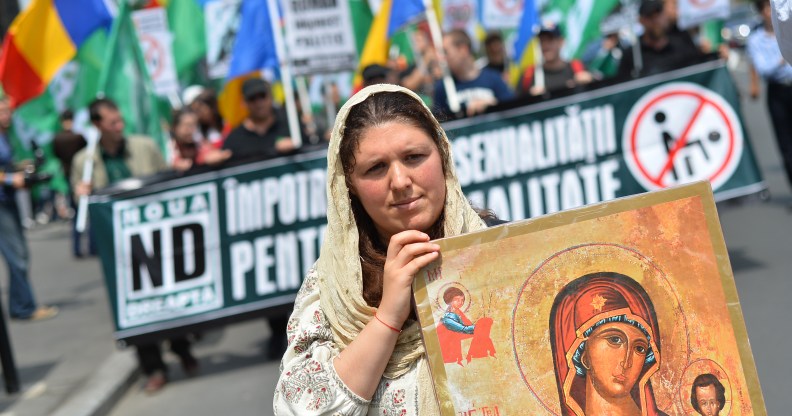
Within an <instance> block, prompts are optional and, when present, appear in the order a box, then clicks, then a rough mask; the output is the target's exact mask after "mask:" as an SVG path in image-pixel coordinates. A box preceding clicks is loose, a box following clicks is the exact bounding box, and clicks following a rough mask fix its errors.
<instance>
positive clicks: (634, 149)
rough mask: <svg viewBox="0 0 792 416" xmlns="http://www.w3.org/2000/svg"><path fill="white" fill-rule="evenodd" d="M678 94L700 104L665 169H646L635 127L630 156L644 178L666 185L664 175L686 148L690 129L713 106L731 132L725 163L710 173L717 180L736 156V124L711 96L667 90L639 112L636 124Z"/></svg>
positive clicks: (671, 152)
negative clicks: (639, 158) (639, 153)
mask: <svg viewBox="0 0 792 416" xmlns="http://www.w3.org/2000/svg"><path fill="white" fill-rule="evenodd" d="M677 96H686V97H691V98H694V99H696V100H697V101H698V104H697V106H696V109H695V110H694V111H693V115H692V116H691V117H690V119H689V120H688V121H687V124H686V125H685V129H684V130H682V135H680V136H679V139H678V140H677V141H676V143H675V144H674V147H673V148H672V149H671V151H670V152H669V154H668V160H667V161H666V163H665V164H664V165H663V169H661V171H660V173H659V174H658V175H657V176H653V175H652V174H651V173H649V172H648V171H647V170H646V168H645V167H644V166H643V164H642V163H641V161H640V160H638V152H637V141H638V129H637V128H635V127H634V128H633V129H632V134H631V135H630V156H631V157H632V158H633V162H634V163H635V166H636V167H637V168H638V170H639V171H640V172H641V174H642V175H643V176H644V178H646V179H647V180H649V181H650V182H651V183H652V184H654V185H656V186H658V187H660V188H664V187H665V185H664V184H663V177H664V176H665V175H666V174H667V173H668V172H669V171H670V170H671V168H673V164H674V157H676V155H677V154H678V153H679V151H680V150H681V149H684V148H685V145H686V144H687V142H688V135H689V134H690V131H691V130H692V129H693V126H694V125H695V123H696V121H697V118H698V117H699V115H700V114H701V111H702V110H703V109H704V108H705V107H706V106H711V107H712V108H714V109H715V111H717V113H718V114H719V115H720V116H721V118H722V119H723V121H724V122H725V124H726V128H727V130H728V133H729V134H728V137H727V138H728V140H729V148H728V151H727V153H726V157H725V158H724V160H723V164H721V166H719V167H718V169H717V170H716V171H715V173H713V174H712V175H710V176H709V178H708V179H709V180H710V181H711V182H712V181H715V180H716V179H717V178H718V177H719V176H720V175H721V174H722V173H723V172H724V171H725V170H726V168H727V166H728V165H729V162H730V161H731V158H732V157H733V156H734V141H735V137H734V126H733V125H732V121H731V119H730V118H729V116H727V115H726V112H725V111H724V110H723V108H721V106H720V105H719V104H717V103H715V102H713V101H712V100H710V99H709V98H707V97H705V96H704V95H703V94H701V93H699V92H696V91H685V90H677V91H667V92H665V93H662V94H660V95H658V96H657V97H654V98H653V99H652V100H651V101H649V102H648V103H647V104H646V105H645V106H644V107H643V108H642V109H641V111H640V112H639V113H638V116H637V117H636V118H635V123H634V126H638V125H639V124H640V123H641V121H642V120H643V118H644V116H645V115H646V113H647V112H648V111H649V110H650V109H651V108H652V107H654V106H655V104H657V103H658V102H660V101H662V100H664V99H666V98H670V97H677Z"/></svg>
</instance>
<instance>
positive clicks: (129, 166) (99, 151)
mask: <svg viewBox="0 0 792 416" xmlns="http://www.w3.org/2000/svg"><path fill="white" fill-rule="evenodd" d="M89 112H90V115H91V122H92V123H93V124H94V126H96V128H97V129H98V130H99V134H100V137H99V143H97V146H96V150H95V151H94V152H92V154H90V155H89V154H88V149H87V148H86V149H83V150H81V151H80V152H78V153H77V154H76V155H74V161H73V162H72V169H71V183H72V185H73V188H72V189H74V193H75V197H76V198H79V197H80V196H82V195H88V194H90V193H91V192H92V191H93V190H97V189H102V188H105V187H107V186H108V185H111V184H113V183H116V182H118V181H121V180H124V179H129V178H137V177H142V176H148V175H153V174H155V173H157V172H161V171H164V170H166V169H167V168H168V166H167V165H166V164H165V159H163V157H162V154H161V153H160V151H159V149H158V148H157V144H156V143H155V142H154V140H153V139H151V138H150V137H145V136H135V135H130V136H129V137H125V136H124V119H123V118H122V117H121V113H120V112H119V111H118V106H117V105H116V104H115V103H114V102H113V101H111V100H110V99H107V98H100V99H96V100H94V101H93V102H92V103H91V105H90V106H89ZM89 157H91V158H93V163H94V168H93V175H92V176H91V181H90V182H83V169H84V167H85V161H86V159H88V158H89Z"/></svg>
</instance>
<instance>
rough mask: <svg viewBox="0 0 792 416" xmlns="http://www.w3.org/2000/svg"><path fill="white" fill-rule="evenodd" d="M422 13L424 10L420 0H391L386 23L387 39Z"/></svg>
mask: <svg viewBox="0 0 792 416" xmlns="http://www.w3.org/2000/svg"><path fill="white" fill-rule="evenodd" d="M424 11H426V9H425V8H424V3H423V1H422V0H398V1H397V0H393V3H392V6H391V12H390V22H388V38H390V37H391V36H393V34H394V33H396V32H397V31H398V30H399V29H401V27H402V26H404V25H406V24H407V23H409V22H410V20H413V19H415V18H416V17H417V16H418V15H420V14H421V13H423V12H424Z"/></svg>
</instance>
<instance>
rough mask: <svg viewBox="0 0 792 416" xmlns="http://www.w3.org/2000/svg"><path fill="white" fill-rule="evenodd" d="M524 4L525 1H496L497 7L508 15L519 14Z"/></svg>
mask: <svg viewBox="0 0 792 416" xmlns="http://www.w3.org/2000/svg"><path fill="white" fill-rule="evenodd" d="M523 3H524V1H523V0H513V1H508V0H495V5H496V6H497V7H498V8H499V9H500V10H501V11H502V12H504V13H506V14H512V13H517V12H519V11H520V10H521V9H522V7H523Z"/></svg>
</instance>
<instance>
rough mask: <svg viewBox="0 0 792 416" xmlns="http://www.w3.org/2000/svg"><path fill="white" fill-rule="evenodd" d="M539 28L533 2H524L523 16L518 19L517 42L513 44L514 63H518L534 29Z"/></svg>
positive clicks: (534, 31)
mask: <svg viewBox="0 0 792 416" xmlns="http://www.w3.org/2000/svg"><path fill="white" fill-rule="evenodd" d="M538 26H539V13H537V12H536V3H535V1H534V0H525V2H524V3H523V15H522V18H521V19H520V27H519V28H518V29H517V40H516V41H515V42H514V53H515V55H516V57H517V58H516V59H515V60H516V61H517V62H520V61H521V60H522V57H523V55H524V54H525V49H526V48H528V45H529V44H530V43H531V39H533V37H534V36H535V35H536V28H537V27H538Z"/></svg>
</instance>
